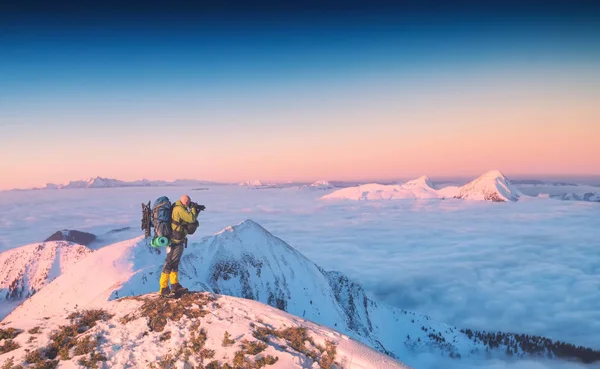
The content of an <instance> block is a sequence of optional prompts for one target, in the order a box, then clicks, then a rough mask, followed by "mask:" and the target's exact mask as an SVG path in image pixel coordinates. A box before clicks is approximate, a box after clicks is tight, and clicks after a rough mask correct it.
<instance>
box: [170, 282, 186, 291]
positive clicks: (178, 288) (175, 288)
mask: <svg viewBox="0 0 600 369" xmlns="http://www.w3.org/2000/svg"><path fill="white" fill-rule="evenodd" d="M171 289H172V291H173V293H174V294H182V293H187V292H188V289H187V288H185V287H183V286H182V285H180V284H179V283H173V284H172V285H171Z"/></svg>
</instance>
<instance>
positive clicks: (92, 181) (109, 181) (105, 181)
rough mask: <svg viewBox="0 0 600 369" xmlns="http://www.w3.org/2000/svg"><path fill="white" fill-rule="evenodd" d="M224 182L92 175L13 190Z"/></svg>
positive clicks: (190, 184) (193, 184) (214, 183)
mask: <svg viewBox="0 0 600 369" xmlns="http://www.w3.org/2000/svg"><path fill="white" fill-rule="evenodd" d="M218 184H225V183H220V182H211V181H199V180H194V179H177V180H175V181H172V182H169V181H160V180H158V181H151V180H148V179H141V180H137V181H130V182H128V181H121V180H119V179H114V178H103V177H92V178H89V179H87V180H79V181H70V182H69V183H67V184H55V183H48V184H47V185H46V186H45V187H34V188H26V189H14V190H13V191H29V190H62V189H74V188H115V187H164V186H202V185H218Z"/></svg>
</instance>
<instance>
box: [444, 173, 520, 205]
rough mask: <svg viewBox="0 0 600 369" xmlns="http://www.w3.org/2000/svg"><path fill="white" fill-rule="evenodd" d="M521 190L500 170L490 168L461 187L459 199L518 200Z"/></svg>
mask: <svg viewBox="0 0 600 369" xmlns="http://www.w3.org/2000/svg"><path fill="white" fill-rule="evenodd" d="M521 196H522V194H521V192H520V191H519V190H518V189H517V188H516V187H515V186H513V185H512V184H511V183H510V181H509V180H508V178H506V177H505V176H504V175H503V174H502V173H500V171H498V170H491V171H489V172H487V173H485V174H483V175H481V176H480V177H479V178H477V179H475V180H474V181H472V182H470V183H468V184H466V185H464V186H462V187H461V189H460V192H459V193H458V195H457V196H456V198H459V199H467V200H485V201H493V202H506V201H518V200H519V198H520V197H521Z"/></svg>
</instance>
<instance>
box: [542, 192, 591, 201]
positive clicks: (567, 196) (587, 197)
mask: <svg viewBox="0 0 600 369" xmlns="http://www.w3.org/2000/svg"><path fill="white" fill-rule="evenodd" d="M547 196H548V197H550V198H552V199H558V200H567V201H591V202H600V193H598V192H586V193H583V194H577V193H574V192H569V193H564V194H557V195H547Z"/></svg>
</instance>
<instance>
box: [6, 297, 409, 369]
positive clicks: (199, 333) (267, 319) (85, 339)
mask: <svg viewBox="0 0 600 369" xmlns="http://www.w3.org/2000/svg"><path fill="white" fill-rule="evenodd" d="M10 327H12V328H16V329H19V331H17V332H21V333H18V334H17V336H16V337H14V338H13V339H12V340H11V341H12V342H13V347H15V346H17V348H15V349H13V350H11V351H10V352H8V353H6V354H4V355H0V361H2V362H5V361H8V360H9V359H10V358H11V357H12V364H13V365H20V364H24V361H25V360H26V357H27V358H29V359H31V358H33V357H34V356H35V357H36V359H37V360H39V361H42V362H45V363H49V362H51V361H52V360H56V361H57V362H58V363H60V365H61V366H63V365H69V366H75V365H77V364H79V365H86V363H87V365H88V366H89V365H90V364H97V363H98V362H105V364H107V365H109V366H110V367H112V368H125V367H136V368H147V367H159V368H161V367H167V366H168V367H200V366H201V367H206V368H208V367H210V368H223V367H225V364H228V365H229V366H228V367H229V368H234V367H235V368H254V367H260V366H255V365H253V364H254V363H255V364H256V365H258V364H261V366H263V367H265V368H281V369H284V368H316V367H320V368H329V367H330V366H331V368H342V367H343V368H380V369H386V368H409V367H408V366H406V365H404V364H402V363H400V362H398V361H395V360H393V359H392V358H390V357H388V356H385V355H383V354H381V353H378V352H377V351H375V350H373V349H371V348H369V347H367V346H365V345H363V344H361V343H358V342H356V341H354V340H352V339H351V338H349V337H348V336H346V335H343V334H340V333H338V332H336V331H333V330H331V329H328V328H326V327H323V326H320V325H317V324H314V323H311V322H308V321H306V320H304V319H302V318H298V317H296V316H293V315H290V314H288V313H285V312H283V311H281V310H277V309H274V308H272V307H270V306H266V305H263V304H261V303H258V302H254V301H250V300H246V299H240V298H235V297H229V296H220V295H213V294H210V293H192V294H189V295H186V296H184V297H182V298H181V299H178V300H172V299H165V298H161V297H159V296H157V294H155V293H154V294H149V295H143V296H137V297H132V298H121V299H118V300H115V301H111V302H109V303H105V304H104V306H103V307H102V309H97V310H79V309H74V310H69V311H67V312H62V313H60V314H57V315H54V316H52V317H51V319H48V320H46V319H41V320H39V321H27V322H25V321H21V322H16V321H13V322H11V324H10ZM32 332H33V333H32ZM52 332H55V333H59V334H51V333H52ZM27 349H29V350H30V351H29V353H28V352H27V351H26V350H27ZM331 364H333V365H331Z"/></svg>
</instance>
